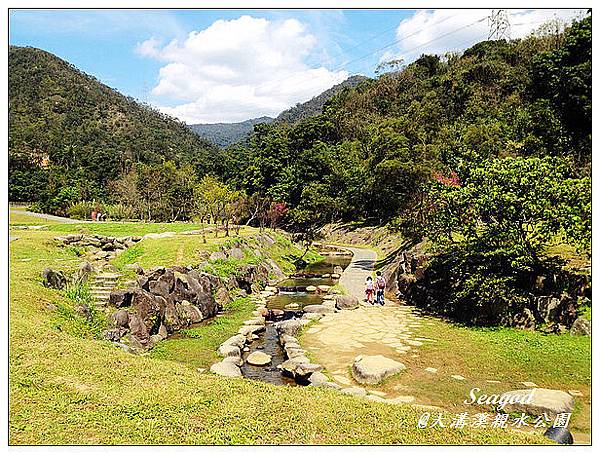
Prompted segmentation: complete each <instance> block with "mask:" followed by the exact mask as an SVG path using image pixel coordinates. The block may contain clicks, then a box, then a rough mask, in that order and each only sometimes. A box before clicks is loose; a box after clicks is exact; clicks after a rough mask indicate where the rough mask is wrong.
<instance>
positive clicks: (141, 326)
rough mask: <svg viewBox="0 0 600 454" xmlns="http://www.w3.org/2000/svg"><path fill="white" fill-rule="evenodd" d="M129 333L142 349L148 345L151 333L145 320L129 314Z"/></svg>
mask: <svg viewBox="0 0 600 454" xmlns="http://www.w3.org/2000/svg"><path fill="white" fill-rule="evenodd" d="M129 332H130V335H131V337H133V338H134V339H133V340H132V341H133V342H135V341H137V342H138V343H139V344H140V345H141V346H142V347H145V346H146V345H147V344H148V342H149V340H150V333H149V331H148V328H147V327H146V324H145V323H144V320H143V319H142V317H140V316H139V315H138V314H131V313H130V314H129Z"/></svg>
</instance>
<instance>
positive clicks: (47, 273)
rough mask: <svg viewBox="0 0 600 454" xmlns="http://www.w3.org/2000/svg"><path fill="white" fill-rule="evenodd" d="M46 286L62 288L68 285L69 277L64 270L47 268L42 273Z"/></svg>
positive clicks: (43, 282)
mask: <svg viewBox="0 0 600 454" xmlns="http://www.w3.org/2000/svg"><path fill="white" fill-rule="evenodd" d="M42 278H43V281H42V284H43V285H44V287H48V288H53V289H56V290H62V289H63V288H65V285H67V278H66V277H65V274H64V273H63V272H62V271H54V270H52V269H50V268H46V269H45V270H44V272H43V274H42Z"/></svg>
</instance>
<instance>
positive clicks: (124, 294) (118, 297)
mask: <svg viewBox="0 0 600 454" xmlns="http://www.w3.org/2000/svg"><path fill="white" fill-rule="evenodd" d="M132 296H133V293H132V292H131V290H115V291H113V292H111V293H110V295H109V297H108V303H109V304H110V305H111V306H115V307H127V306H131V299H132Z"/></svg>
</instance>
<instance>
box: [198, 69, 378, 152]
mask: <svg viewBox="0 0 600 454" xmlns="http://www.w3.org/2000/svg"><path fill="white" fill-rule="evenodd" d="M365 80H368V79H367V78H366V77H364V76H358V75H356V76H351V77H349V78H348V79H346V80H345V81H343V82H342V83H339V84H337V85H334V86H333V87H331V88H330V89H328V90H325V91H324V92H323V93H321V94H319V95H317V96H315V97H314V98H312V99H310V100H308V101H306V102H303V103H298V104H296V105H295V106H294V107H290V108H289V109H287V110H284V111H283V112H281V113H280V114H279V115H278V116H277V118H275V119H273V118H271V117H260V118H253V119H251V120H246V121H242V122H239V123H201V124H195V125H189V127H190V129H191V130H192V131H194V132H195V133H196V134H198V135H199V136H200V137H203V138H205V139H207V140H210V141H211V142H213V143H214V144H216V145H218V146H219V147H223V148H225V147H227V146H229V145H233V144H236V143H239V142H242V141H244V140H246V139H247V138H248V137H250V135H251V134H252V132H253V130H254V125H256V124H259V123H271V122H276V123H295V122H297V121H300V120H304V119H305V118H309V117H312V116H315V115H319V114H320V113H321V112H322V111H323V106H324V105H325V103H326V102H327V101H328V100H329V99H331V98H332V97H333V96H335V95H336V94H338V93H339V92H340V91H342V90H343V89H345V88H348V89H350V88H354V87H356V86H357V85H358V84H359V83H361V82H363V81H365Z"/></svg>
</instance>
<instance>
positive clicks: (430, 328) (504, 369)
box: [379, 317, 591, 438]
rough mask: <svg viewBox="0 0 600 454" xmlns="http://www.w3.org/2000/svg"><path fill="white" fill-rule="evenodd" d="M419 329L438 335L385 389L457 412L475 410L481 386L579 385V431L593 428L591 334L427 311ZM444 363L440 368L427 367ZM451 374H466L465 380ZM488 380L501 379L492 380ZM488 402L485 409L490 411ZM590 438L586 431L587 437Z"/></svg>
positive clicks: (574, 426)
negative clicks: (457, 319)
mask: <svg viewBox="0 0 600 454" xmlns="http://www.w3.org/2000/svg"><path fill="white" fill-rule="evenodd" d="M418 335H419V336H422V337H424V338H429V339H433V340H435V342H424V343H423V345H422V346H420V347H418V349H417V353H418V357H416V358H414V357H412V356H411V355H406V357H405V358H404V359H403V363H404V364H405V365H406V366H407V371H406V372H405V373H402V374H399V375H397V376H394V377H392V378H390V379H388V380H386V381H385V382H384V383H383V384H382V385H380V386H379V388H381V390H383V391H384V392H385V391H388V392H392V393H393V392H394V391H395V392H396V393H397V392H398V390H400V391H402V392H404V393H405V394H410V395H414V396H415V397H416V399H417V402H419V403H424V404H428V405H435V406H439V407H442V408H444V409H447V410H450V411H452V412H460V411H468V412H470V413H473V412H474V407H473V406H472V405H465V404H464V403H463V401H464V400H465V399H467V398H468V397H469V394H468V393H469V390H470V389H471V388H474V387H477V388H480V389H481V390H482V391H481V393H485V394H497V393H501V392H505V391H509V390H514V389H524V388H527V386H525V385H523V384H522V382H533V383H535V384H536V385H538V386H539V387H543V388H549V389H559V390H562V391H565V392H567V391H569V390H577V391H581V392H582V393H583V396H582V397H576V398H575V402H576V407H575V411H574V415H573V417H572V419H571V423H570V425H569V427H570V429H571V430H572V431H573V432H579V433H582V434H589V433H590V431H591V421H590V418H591V413H590V412H591V339H590V338H589V337H584V336H571V335H569V334H566V335H561V336H556V335H543V334H541V333H538V332H529V331H523V330H518V329H512V328H500V329H484V328H480V329H475V328H466V327H461V326H458V325H454V324H452V323H448V322H445V321H443V320H439V319H436V318H432V317H431V318H430V317H426V318H425V319H424V320H423V321H422V326H421V328H419V329H418ZM427 367H433V368H436V369H438V371H437V373H436V374H432V373H429V372H427V371H425V368H427ZM451 375H462V376H463V377H465V378H466V380H464V381H459V380H455V379H453V378H451V377H450V376H451ZM487 380H494V381H498V382H499V383H489V382H488V381H487ZM489 410H490V408H482V409H481V411H489ZM584 438H585V437H584Z"/></svg>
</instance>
